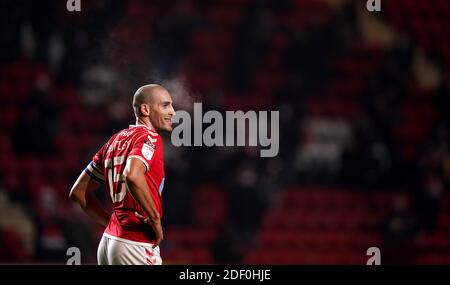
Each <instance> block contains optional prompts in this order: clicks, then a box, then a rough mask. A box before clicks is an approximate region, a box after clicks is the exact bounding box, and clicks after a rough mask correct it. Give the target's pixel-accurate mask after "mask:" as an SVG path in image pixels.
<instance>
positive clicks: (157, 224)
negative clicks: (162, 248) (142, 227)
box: [134, 212, 164, 248]
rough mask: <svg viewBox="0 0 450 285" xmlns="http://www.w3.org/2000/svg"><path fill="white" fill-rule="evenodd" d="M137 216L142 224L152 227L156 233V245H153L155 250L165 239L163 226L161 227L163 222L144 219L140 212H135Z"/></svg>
mask: <svg viewBox="0 0 450 285" xmlns="http://www.w3.org/2000/svg"><path fill="white" fill-rule="evenodd" d="M134 214H135V216H136V217H138V218H139V219H140V220H141V221H142V222H144V223H145V224H147V225H149V226H151V227H152V228H153V230H154V232H155V235H156V236H155V244H154V245H153V248H155V247H157V246H158V245H159V244H160V243H161V242H162V240H163V239H164V235H163V231H162V226H161V220H160V219H158V220H157V221H153V220H151V219H150V217H144V216H143V215H141V214H139V213H138V212H134Z"/></svg>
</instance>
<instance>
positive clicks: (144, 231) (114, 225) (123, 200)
mask: <svg viewBox="0 0 450 285" xmlns="http://www.w3.org/2000/svg"><path fill="white" fill-rule="evenodd" d="M131 158H135V159H139V160H141V161H142V162H143V163H144V165H145V167H146V173H145V179H146V180H147V184H148V186H149V188H150V195H151V197H152V198H153V202H154V204H155V206H156V209H157V210H158V212H159V214H160V216H161V217H162V200H161V194H162V190H163V187H164V161H163V144H162V139H161V137H160V136H159V135H158V133H156V132H154V131H152V130H150V129H149V128H147V127H146V126H144V125H137V126H130V127H129V128H128V129H124V130H122V131H120V132H118V133H117V134H115V135H113V136H112V137H111V138H110V139H109V141H108V142H107V143H106V144H105V145H104V146H103V147H102V148H101V149H100V150H99V151H98V152H97V153H96V154H95V155H94V157H93V159H92V162H91V163H90V164H89V165H88V166H87V168H86V172H87V173H88V174H89V175H90V176H91V177H92V178H94V179H95V180H97V181H99V182H106V184H107V185H106V188H107V190H108V191H109V194H110V196H111V200H112V201H113V213H112V215H111V219H110V221H109V224H108V226H107V228H106V229H105V233H107V234H110V235H112V236H116V237H120V238H124V239H127V240H131V241H136V242H147V243H151V242H153V241H154V240H155V234H154V232H153V229H152V228H151V227H150V226H149V225H146V224H144V223H143V222H142V221H141V220H139V219H138V218H137V217H136V216H135V214H134V213H135V212H138V213H139V214H141V215H143V216H146V214H145V213H144V211H143V210H142V209H141V207H140V206H139V204H138V203H137V202H136V201H135V200H134V198H133V197H132V196H131V194H130V193H129V191H128V188H127V185H126V182H125V177H124V175H123V173H124V170H125V165H126V163H127V160H128V159H131Z"/></svg>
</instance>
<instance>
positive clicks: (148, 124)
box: [136, 117, 156, 131]
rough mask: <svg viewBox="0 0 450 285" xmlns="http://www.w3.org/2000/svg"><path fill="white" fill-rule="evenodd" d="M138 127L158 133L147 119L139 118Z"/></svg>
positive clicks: (137, 120)
mask: <svg viewBox="0 0 450 285" xmlns="http://www.w3.org/2000/svg"><path fill="white" fill-rule="evenodd" d="M136 125H143V126H146V127H147V128H149V129H150V130H152V131H156V130H155V128H154V127H153V125H152V123H150V120H148V119H146V118H142V117H139V118H137V119H136Z"/></svg>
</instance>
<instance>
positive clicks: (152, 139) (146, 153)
mask: <svg viewBox="0 0 450 285" xmlns="http://www.w3.org/2000/svg"><path fill="white" fill-rule="evenodd" d="M157 142H158V138H157V136H151V135H145V136H142V137H140V138H139V139H138V140H137V141H136V142H135V144H134V145H133V148H132V149H131V152H130V154H129V156H128V159H130V158H137V159H139V160H141V161H142V162H143V163H144V165H145V168H146V171H148V170H149V167H150V165H151V162H152V161H153V157H154V154H155V152H156V145H157Z"/></svg>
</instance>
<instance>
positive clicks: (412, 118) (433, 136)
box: [0, 0, 450, 264]
mask: <svg viewBox="0 0 450 285" xmlns="http://www.w3.org/2000/svg"><path fill="white" fill-rule="evenodd" d="M81 9H82V10H81V12H68V11H67V10H66V1H49V0H41V1H20V0H19V1H8V0H0V11H1V12H0V14H1V16H0V21H1V40H0V49H1V53H0V262H2V263H51V264H53V263H61V264H64V263H65V262H66V260H67V258H68V257H67V256H66V250H67V248H69V247H72V246H76V247H79V248H80V250H81V254H82V263H83V264H95V263H96V248H97V244H98V241H99V238H100V236H101V234H102V231H103V229H102V228H100V227H98V226H96V225H95V224H94V223H93V222H92V221H90V220H89V218H88V217H87V216H86V215H85V214H84V213H83V212H82V211H81V210H80V209H79V208H78V207H77V205H76V204H74V203H73V202H71V201H70V200H69V199H68V193H69V190H70V187H71V185H72V183H73V182H74V181H75V179H76V177H77V176H78V175H79V173H80V172H81V171H82V169H83V168H84V167H85V166H86V164H87V163H88V162H89V161H90V159H91V157H92V155H93V154H94V153H95V151H96V150H97V149H98V148H99V147H100V146H101V145H102V144H103V143H104V142H105V141H106V140H107V139H108V138H109V137H110V136H111V135H112V134H113V133H114V132H116V131H118V130H120V129H123V128H126V127H127V126H128V125H129V124H133V123H134V117H133V113H132V109H131V100H132V95H133V93H134V91H135V90H136V89H137V88H138V87H139V86H140V85H143V84H147V83H159V84H162V85H163V86H165V87H166V88H168V89H169V91H170V92H171V93H172V95H173V97H174V103H175V108H176V109H179V110H188V111H189V110H191V108H192V103H193V102H202V103H203V108H204V110H207V109H212V110H219V111H225V110H231V111H232V110H244V111H245V110H278V111H279V112H280V129H279V131H280V152H279V154H278V156H276V157H274V158H260V157H259V149H257V148H254V147H252V148H249V147H226V148H225V147H223V148H221V147H215V148H207V147H179V148H176V147H174V146H172V145H171V143H170V136H169V135H165V138H166V139H165V167H166V183H165V187H164V192H163V199H164V207H165V212H164V217H163V224H164V228H165V240H164V241H163V243H162V245H161V248H162V249H161V250H162V253H161V254H162V257H163V260H164V262H165V263H166V264H365V263H366V260H367V259H368V256H366V250H367V249H368V248H369V247H373V246H376V247H378V248H380V250H381V262H382V264H450V211H449V210H450V209H449V206H450V193H449V182H450V154H449V137H448V135H449V129H448V128H449V124H448V123H449V115H448V108H449V107H450V102H449V88H450V74H449V67H450V38H449V37H448V35H449V34H450V20H449V19H450V2H448V1H446V0H430V1H420V0H402V1H400V0H381V9H382V11H381V12H369V11H367V9H366V1H363V0H361V1H346V0H273V1H269V0H267V1H251V0H216V1H213V0H199V1H193V0H179V1H162V0H161V1H144V0H129V1H125V0H97V1H89V0H81ZM99 198H100V199H102V201H103V202H104V203H105V205H109V201H108V199H107V195H105V193H103V192H99Z"/></svg>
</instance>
